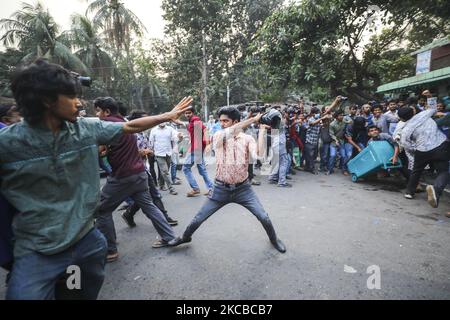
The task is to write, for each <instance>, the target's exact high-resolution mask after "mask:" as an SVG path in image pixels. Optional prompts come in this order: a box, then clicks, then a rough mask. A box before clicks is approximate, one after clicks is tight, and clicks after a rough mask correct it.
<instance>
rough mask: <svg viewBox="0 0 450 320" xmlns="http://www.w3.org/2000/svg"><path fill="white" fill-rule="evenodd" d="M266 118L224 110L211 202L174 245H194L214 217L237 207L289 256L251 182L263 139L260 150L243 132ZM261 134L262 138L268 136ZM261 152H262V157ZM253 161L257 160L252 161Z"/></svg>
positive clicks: (261, 131) (261, 132)
mask: <svg viewBox="0 0 450 320" xmlns="http://www.w3.org/2000/svg"><path fill="white" fill-rule="evenodd" d="M261 115H262V114H259V115H257V116H255V117H252V118H249V119H246V120H245V121H243V122H239V121H240V114H239V111H238V110H237V109H236V108H233V107H223V108H222V109H220V111H219V118H220V123H221V125H222V127H223V128H224V129H225V130H224V131H220V132H217V133H216V135H215V136H214V141H215V147H214V149H215V150H216V159H217V167H216V179H215V183H214V188H213V190H212V192H211V193H210V194H209V195H208V199H207V200H206V203H205V204H204V205H203V207H202V208H201V209H200V211H199V212H198V213H197V215H196V216H195V217H194V219H193V220H192V221H191V223H190V224H189V225H188V227H187V228H186V230H185V231H184V233H183V235H182V236H181V237H177V238H176V239H175V240H173V241H170V245H173V246H177V245H180V244H182V243H186V242H190V241H191V240H192V235H193V234H194V232H195V231H196V230H197V229H198V228H199V227H200V225H201V224H202V223H203V222H204V221H206V220H207V219H208V218H209V217H210V216H211V215H213V214H214V213H215V212H216V211H218V210H219V209H220V208H222V207H223V206H225V205H227V204H229V203H237V204H240V205H242V206H244V207H245V208H247V209H248V210H249V211H250V212H251V213H252V214H254V215H255V216H256V217H257V218H258V220H259V221H260V222H261V224H262V225H263V227H264V229H265V230H266V232H267V235H268V236H269V239H270V241H271V243H272V244H273V246H274V247H275V248H276V249H277V250H278V251H279V252H282V253H284V252H286V247H285V245H284V244H283V242H282V241H281V240H280V239H279V238H278V237H277V235H276V233H275V230H274V228H273V225H272V222H271V221H270V218H269V216H268V214H267V213H266V212H265V210H264V208H263V206H262V205H261V202H260V201H259V199H258V198H257V196H256V194H255V193H254V191H253V190H252V187H251V185H250V183H249V182H248V164H249V161H252V160H254V159H256V158H257V157H258V155H259V156H261V155H262V154H263V153H262V151H263V146H262V145H263V143H262V140H263V139H262V138H261V139H259V142H260V148H259V150H257V149H258V148H257V145H256V143H255V140H254V139H253V138H252V137H251V136H249V135H246V134H244V133H243V132H242V131H243V129H245V128H246V127H248V126H249V125H250V124H252V123H256V122H258V121H259V120H260V118H261ZM264 131H265V130H264V129H263V128H261V130H260V133H259V135H260V137H262V136H263V135H264V134H265V133H264ZM257 151H260V152H259V154H258V152H257ZM252 158H253V159H252Z"/></svg>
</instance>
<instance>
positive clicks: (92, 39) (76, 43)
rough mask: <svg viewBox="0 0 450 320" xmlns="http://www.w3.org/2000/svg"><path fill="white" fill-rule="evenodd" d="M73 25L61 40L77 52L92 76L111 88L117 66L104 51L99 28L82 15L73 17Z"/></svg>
mask: <svg viewBox="0 0 450 320" xmlns="http://www.w3.org/2000/svg"><path fill="white" fill-rule="evenodd" d="M71 20H72V25H71V29H70V30H69V31H66V32H64V33H63V34H62V36H61V39H62V41H63V42H65V43H66V44H67V45H68V46H72V48H74V49H75V50H76V52H75V55H76V56H78V57H79V58H80V60H81V61H82V62H83V63H84V64H85V65H86V66H87V67H88V68H89V71H90V73H91V74H93V75H95V76H97V77H99V78H101V79H102V80H103V82H104V83H105V84H107V86H108V87H109V86H110V84H111V78H112V77H113V75H114V71H115V66H114V62H113V60H112V58H111V56H110V55H109V54H108V53H107V52H106V51H105V50H103V49H102V47H104V44H103V41H102V39H101V38H100V34H99V26H98V25H95V24H94V23H92V21H91V20H89V18H87V17H86V16H83V15H81V14H73V15H72V16H71Z"/></svg>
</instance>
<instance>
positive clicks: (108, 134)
mask: <svg viewBox="0 0 450 320" xmlns="http://www.w3.org/2000/svg"><path fill="white" fill-rule="evenodd" d="M11 89H12V92H13V95H14V98H15V100H16V102H17V106H18V109H19V112H20V113H21V114H22V116H23V117H24V121H22V122H20V123H17V124H16V125H13V126H10V127H8V128H4V129H2V130H0V178H1V191H2V193H3V195H4V196H5V198H6V200H7V201H9V202H10V203H11V204H12V205H13V206H14V207H15V208H17V210H18V212H19V213H18V214H16V215H15V216H14V223H13V231H14V236H15V243H14V259H15V260H14V264H13V268H12V271H11V277H10V280H9V284H8V289H7V293H6V298H7V299H27V300H40V299H54V298H55V285H56V283H57V281H58V280H59V279H60V278H61V277H62V276H64V275H66V272H67V269H68V267H69V266H73V265H75V266H78V267H79V268H80V271H81V274H82V277H81V289H80V290H72V291H71V293H73V295H75V296H76V297H77V298H78V299H96V298H97V296H98V294H99V291H100V289H101V287H102V284H103V279H104V275H105V260H106V252H107V247H106V240H105V238H104V237H103V235H102V234H101V233H100V231H98V230H97V229H95V228H94V213H95V208H96V206H97V201H98V198H99V189H100V177H99V174H98V146H99V145H114V144H116V143H117V142H118V141H119V140H120V138H121V137H123V136H124V135H127V134H134V133H138V132H141V131H144V130H146V129H149V128H151V127H153V126H155V125H158V124H159V123H161V122H165V121H171V120H174V119H177V118H178V117H179V116H180V115H181V114H182V113H183V112H184V111H185V110H186V109H187V107H188V106H189V103H190V102H191V101H192V98H185V99H183V100H182V101H181V102H180V103H179V104H178V105H177V106H176V107H175V108H174V109H173V110H172V111H171V112H167V113H164V114H161V115H157V116H152V117H144V118H141V119H137V120H133V121H130V122H121V123H112V122H103V121H101V120H96V119H86V118H78V112H79V110H78V107H79V106H80V101H79V99H78V97H77V96H78V95H79V93H80V91H81V87H80V80H79V79H77V78H76V77H74V75H73V74H71V73H70V72H69V71H67V70H66V69H64V68H63V67H61V66H59V65H56V64H50V63H48V62H47V61H45V60H43V59H40V60H37V61H36V62H35V63H33V64H31V65H30V66H28V67H26V68H24V69H21V70H19V71H18V72H17V73H16V74H15V75H14V77H13V79H12V83H11ZM147 188H148V186H145V191H144V190H143V192H148V191H147Z"/></svg>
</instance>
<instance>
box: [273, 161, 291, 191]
mask: <svg viewBox="0 0 450 320" xmlns="http://www.w3.org/2000/svg"><path fill="white" fill-rule="evenodd" d="M279 157H280V161H279V167H278V173H276V174H273V175H271V176H269V180H271V181H278V184H280V185H285V184H286V175H287V174H288V172H289V168H290V158H289V154H288V153H284V154H281V155H279Z"/></svg>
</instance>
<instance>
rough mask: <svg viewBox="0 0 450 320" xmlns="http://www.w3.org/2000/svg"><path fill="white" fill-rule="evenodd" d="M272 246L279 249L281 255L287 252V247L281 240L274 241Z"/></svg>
mask: <svg viewBox="0 0 450 320" xmlns="http://www.w3.org/2000/svg"><path fill="white" fill-rule="evenodd" d="M272 244H273V246H274V247H275V249H277V250H278V251H280V252H281V253H285V252H286V246H285V245H284V243H283V242H282V241H281V240H280V239H277V240H275V241H272Z"/></svg>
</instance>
